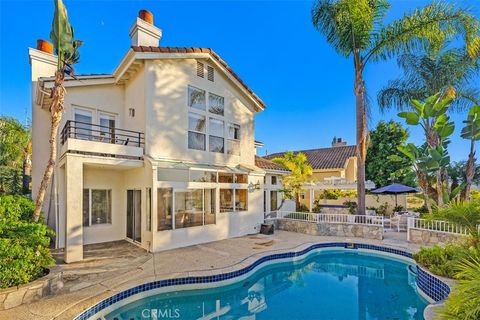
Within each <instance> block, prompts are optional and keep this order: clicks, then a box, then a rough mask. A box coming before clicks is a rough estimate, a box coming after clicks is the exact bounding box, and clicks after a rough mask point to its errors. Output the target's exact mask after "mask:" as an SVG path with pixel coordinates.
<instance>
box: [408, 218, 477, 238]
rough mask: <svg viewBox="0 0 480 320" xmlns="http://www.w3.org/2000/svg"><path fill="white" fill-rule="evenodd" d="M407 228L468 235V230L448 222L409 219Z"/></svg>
mask: <svg viewBox="0 0 480 320" xmlns="http://www.w3.org/2000/svg"><path fill="white" fill-rule="evenodd" d="M407 227H408V229H420V230H429V231H438V232H445V233H453V234H465V235H466V234H468V230H467V228H465V227H462V226H459V225H457V224H454V223H451V222H448V221H441V220H428V219H420V218H408V220H407Z"/></svg>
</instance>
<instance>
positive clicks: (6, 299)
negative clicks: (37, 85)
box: [0, 272, 63, 311]
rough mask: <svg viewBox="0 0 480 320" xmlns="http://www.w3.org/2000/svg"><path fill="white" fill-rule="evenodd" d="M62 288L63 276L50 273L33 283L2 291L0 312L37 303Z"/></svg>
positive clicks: (0, 294) (0, 292)
mask: <svg viewBox="0 0 480 320" xmlns="http://www.w3.org/2000/svg"><path fill="white" fill-rule="evenodd" d="M62 288H63V279H62V274H61V273H58V272H50V274H48V275H46V276H45V277H42V278H40V279H37V280H35V281H33V282H30V283H27V284H23V285H20V286H17V287H12V288H7V289H0V311H1V310H7V309H11V308H15V307H18V306H19V305H22V304H26V303H30V302H34V301H37V300H39V299H41V298H43V297H45V296H48V295H51V294H54V293H55V292H57V291H59V290H61V289H62Z"/></svg>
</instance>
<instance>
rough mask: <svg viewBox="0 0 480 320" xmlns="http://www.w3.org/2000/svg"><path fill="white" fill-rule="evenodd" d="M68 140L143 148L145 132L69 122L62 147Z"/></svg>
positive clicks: (63, 136)
mask: <svg viewBox="0 0 480 320" xmlns="http://www.w3.org/2000/svg"><path fill="white" fill-rule="evenodd" d="M68 138H73V139H80V140H89V141H97V142H104V143H111V144H119V145H124V146H133V147H143V145H144V143H145V137H144V134H143V132H138V131H132V130H125V129H119V128H114V127H108V126H101V125H98V124H92V123H88V122H81V121H73V120H67V123H65V126H64V127H63V129H62V133H61V142H62V145H63V144H64V143H65V142H66V141H67V139H68Z"/></svg>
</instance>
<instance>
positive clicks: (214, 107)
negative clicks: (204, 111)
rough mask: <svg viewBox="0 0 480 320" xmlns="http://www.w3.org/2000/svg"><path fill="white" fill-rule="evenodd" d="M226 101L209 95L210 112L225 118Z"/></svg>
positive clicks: (211, 94)
mask: <svg viewBox="0 0 480 320" xmlns="http://www.w3.org/2000/svg"><path fill="white" fill-rule="evenodd" d="M224 103H225V99H224V98H223V97H221V96H218V95H216V94H213V93H211V92H209V93H208V112H210V113H214V114H218V115H220V116H223V114H224Z"/></svg>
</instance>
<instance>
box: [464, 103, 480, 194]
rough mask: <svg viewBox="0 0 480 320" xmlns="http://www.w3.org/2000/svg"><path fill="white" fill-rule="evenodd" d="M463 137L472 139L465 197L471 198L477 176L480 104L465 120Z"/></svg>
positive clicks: (466, 173) (466, 170) (466, 174)
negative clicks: (476, 143) (476, 154)
mask: <svg viewBox="0 0 480 320" xmlns="http://www.w3.org/2000/svg"><path fill="white" fill-rule="evenodd" d="M463 123H464V124H465V127H464V128H463V129H462V133H461V137H462V138H463V139H467V140H470V153H469V154H468V160H467V164H466V166H465V189H464V193H463V197H464V199H470V188H471V187H472V183H473V178H474V176H475V142H476V141H478V140H480V105H476V106H473V107H472V108H471V109H470V111H469V112H468V117H467V120H465V121H463Z"/></svg>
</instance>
